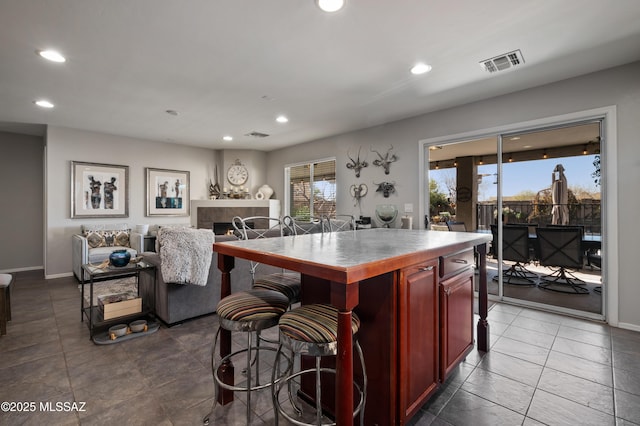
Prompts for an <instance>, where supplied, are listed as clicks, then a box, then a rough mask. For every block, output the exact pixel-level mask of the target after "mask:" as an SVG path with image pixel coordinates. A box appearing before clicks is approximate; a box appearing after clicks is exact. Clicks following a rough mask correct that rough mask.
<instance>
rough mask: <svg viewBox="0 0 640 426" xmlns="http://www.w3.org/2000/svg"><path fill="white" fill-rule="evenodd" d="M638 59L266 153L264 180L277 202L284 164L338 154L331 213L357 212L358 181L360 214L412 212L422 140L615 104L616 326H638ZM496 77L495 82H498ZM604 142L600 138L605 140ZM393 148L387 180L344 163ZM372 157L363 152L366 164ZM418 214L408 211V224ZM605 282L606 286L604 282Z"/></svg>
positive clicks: (378, 173) (378, 172)
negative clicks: (389, 190)
mask: <svg viewBox="0 0 640 426" xmlns="http://www.w3.org/2000/svg"><path fill="white" fill-rule="evenodd" d="M639 75H640V62H636V63H633V64H630V65H626V66H622V67H617V68H613V69H610V70H605V71H602V72H598V73H593V74H589V75H585V76H582V77H578V78H573V79H568V80H564V81H561V82H557V83H553V84H549V85H545V86H541V87H538V88H533V89H529V90H525V91H521V92H517V93H512V94H509V95H504V96H500V97H496V98H492V99H489V100H485V101H480V102H475V103H471V104H467V105H463V106H460V107H457V108H451V109H448V110H442V111H437V112H434V113H429V114H425V115H421V116H418V117H415V118H411V119H407V120H402V121H397V122H394V123H390V124H387V125H384V126H379V127H374V128H369V129H364V130H361V131H357V132H352V133H348V134H343V135H339V136H336V137H331V138H327V139H323V140H318V141H313V142H309V143H305V144H301V145H298V146H295V147H292V148H287V149H282V150H278V151H273V152H270V153H269V154H268V155H267V161H268V164H269V170H268V175H267V180H268V182H269V183H270V185H271V186H272V187H273V188H274V190H275V192H276V194H277V196H278V197H281V196H282V195H283V194H284V192H283V189H284V175H283V167H284V166H285V165H287V164H291V163H297V162H303V161H309V160H314V159H317V158H324V157H328V156H333V155H335V156H336V157H337V167H338V170H337V180H338V182H339V188H338V189H339V191H338V200H337V203H338V211H339V212H344V213H354V214H359V212H358V211H357V210H356V209H355V208H354V207H353V201H352V200H351V197H350V195H349V193H348V188H349V186H350V185H351V184H352V183H356V182H364V183H366V184H367V186H369V194H368V195H367V196H366V197H365V198H364V199H363V200H362V209H363V213H365V215H368V216H372V215H373V213H374V209H375V205H376V204H380V203H383V202H385V200H386V201H389V202H392V203H394V204H397V205H398V206H399V207H400V209H402V208H403V206H404V203H413V205H414V211H415V212H417V211H418V200H419V198H418V197H419V194H418V188H419V182H418V178H417V177H418V175H419V167H420V165H419V164H418V153H419V141H420V140H424V139H429V138H436V137H444V136H447V135H453V134H459V133H465V132H472V131H478V130H482V129H489V128H493V127H499V126H504V125H508V124H512V123H519V122H525V121H530V120H535V119H542V118H546V117H552V116H558V115H563V114H569V113H574V112H578V111H585V110H590V109H595V108H602V107H606V106H611V105H615V106H616V107H617V123H616V124H617V143H618V152H617V157H618V168H617V170H603V172H604V173H605V174H611V173H616V174H617V178H618V192H619V194H618V199H619V205H618V206H614V207H613V209H612V210H611V211H612V212H613V213H614V214H617V216H618V217H617V222H618V226H619V229H620V232H619V233H618V235H617V239H616V240H617V242H618V253H619V259H618V260H619V265H620V266H619V271H618V272H619V274H618V276H619V282H618V286H619V288H618V291H619V303H618V311H619V321H620V323H621V324H625V325H627V326H628V325H631V326H634V327H635V328H637V329H640V309H638V308H637V306H638V303H640V285H638V279H637V266H636V265H637V263H638V260H637V256H638V250H637V244H638V243H637V236H638V221H637V220H636V216H637V214H638V212H640V192H639V191H638V190H637V185H638V183H639V182H640V144H639V143H638V138H639V137H640V119H639V117H640V78H638V76H639ZM498 78H499V77H498ZM604 143H605V144H606V141H605V142H604ZM389 144H393V145H394V147H395V148H396V152H397V153H398V156H399V161H398V162H397V163H395V164H393V165H392V166H391V174H390V175H389V176H387V177H386V178H385V177H384V175H383V174H382V171H381V170H380V168H372V166H371V165H370V166H369V167H368V168H367V169H365V170H364V171H363V172H362V175H361V179H359V180H357V179H356V178H355V175H354V173H353V171H352V170H348V169H347V168H346V167H345V165H346V163H347V162H348V158H347V156H346V155H347V149H348V148H351V155H352V156H353V155H354V150H357V148H358V147H359V146H362V147H363V152H366V150H368V149H369V147H371V146H373V147H374V149H378V150H383V149H386V147H387V146H388V145H389ZM372 159H373V157H372V155H371V154H369V156H368V160H369V161H371V160H372ZM382 179H388V180H393V181H395V182H396V183H397V184H398V185H397V189H398V192H397V194H396V195H393V196H391V197H390V198H388V199H384V198H382V197H381V196H379V195H378V194H375V193H374V191H375V186H374V185H373V182H374V181H375V182H380V180H382ZM416 220H418V221H420V219H419V218H417V213H414V224H415V223H416ZM605 285H606V283H605Z"/></svg>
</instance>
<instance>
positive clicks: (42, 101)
mask: <svg viewBox="0 0 640 426" xmlns="http://www.w3.org/2000/svg"><path fill="white" fill-rule="evenodd" d="M33 103H34V104H36V105H38V106H39V107H42V108H53V107H54V105H53V104H52V103H51V102H49V101H47V100H46V99H40V100H37V101H34V102H33Z"/></svg>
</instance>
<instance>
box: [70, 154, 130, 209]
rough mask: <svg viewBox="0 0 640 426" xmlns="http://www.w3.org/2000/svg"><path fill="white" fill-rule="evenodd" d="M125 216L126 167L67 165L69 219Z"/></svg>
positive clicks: (126, 196)
mask: <svg viewBox="0 0 640 426" xmlns="http://www.w3.org/2000/svg"><path fill="white" fill-rule="evenodd" d="M87 217H88V218H94V217H96V218H98V217H129V166H118V165H115V164H99V163H84V162H80V161H72V162H71V218H72V219H78V218H87Z"/></svg>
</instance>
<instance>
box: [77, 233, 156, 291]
mask: <svg viewBox="0 0 640 426" xmlns="http://www.w3.org/2000/svg"><path fill="white" fill-rule="evenodd" d="M143 248H144V235H142V234H140V233H137V232H132V231H131V227H130V226H128V225H127V224H97V225H81V226H80V233H78V234H74V235H73V236H72V237H71V250H72V254H71V260H72V268H73V274H74V275H75V276H76V278H77V279H78V281H80V282H83V279H82V265H84V264H86V263H91V264H94V265H99V264H101V263H102V262H103V261H105V260H107V259H109V255H110V254H111V253H112V252H113V251H115V250H122V249H124V250H127V251H128V252H129V253H130V254H131V257H132V258H133V257H136V256H137V255H138V253H142V251H143Z"/></svg>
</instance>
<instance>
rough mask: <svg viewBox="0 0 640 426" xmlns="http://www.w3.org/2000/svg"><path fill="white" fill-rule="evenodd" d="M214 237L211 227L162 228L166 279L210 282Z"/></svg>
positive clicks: (168, 281) (196, 283) (160, 233)
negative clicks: (208, 279)
mask: <svg viewBox="0 0 640 426" xmlns="http://www.w3.org/2000/svg"><path fill="white" fill-rule="evenodd" d="M213 240H214V234H213V231H211V230H210V229H193V228H170V227H169V228H162V229H161V230H160V232H159V233H158V243H159V245H160V261H161V262H162V267H161V269H162V279H163V280H164V282H166V283H174V284H195V285H199V286H205V285H207V278H208V277H209V266H211V256H213Z"/></svg>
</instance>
